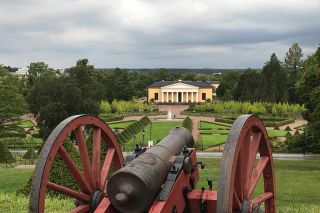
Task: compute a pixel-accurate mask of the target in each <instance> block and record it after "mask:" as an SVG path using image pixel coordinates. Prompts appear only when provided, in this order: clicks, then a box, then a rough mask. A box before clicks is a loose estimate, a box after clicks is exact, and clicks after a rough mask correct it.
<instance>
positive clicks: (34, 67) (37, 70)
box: [26, 62, 56, 88]
mask: <svg viewBox="0 0 320 213" xmlns="http://www.w3.org/2000/svg"><path fill="white" fill-rule="evenodd" d="M45 74H51V75H55V74H56V72H54V70H53V69H51V68H49V67H48V64H46V63H44V62H33V63H31V64H30V65H29V69H28V73H27V75H26V77H27V79H26V81H27V87H28V88H31V87H32V86H33V85H34V83H35V81H36V80H38V79H39V78H40V77H41V76H42V75H45Z"/></svg>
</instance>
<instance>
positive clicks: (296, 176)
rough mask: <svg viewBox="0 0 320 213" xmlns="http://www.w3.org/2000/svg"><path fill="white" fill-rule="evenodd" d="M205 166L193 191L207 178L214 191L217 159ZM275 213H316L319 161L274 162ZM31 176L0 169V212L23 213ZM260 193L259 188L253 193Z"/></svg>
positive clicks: (65, 206)
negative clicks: (24, 190) (24, 191)
mask: <svg viewBox="0 0 320 213" xmlns="http://www.w3.org/2000/svg"><path fill="white" fill-rule="evenodd" d="M198 160H199V161H202V162H204V163H205V164H206V166H205V168H204V169H203V170H200V177H201V178H200V181H199V183H198V184H197V188H198V189H200V188H201V187H202V186H204V187H205V188H208V186H207V178H212V180H213V190H217V186H218V176H219V172H220V161H221V160H220V159H215V158H212V159H208V158H207V159H198ZM274 163H275V174H276V192H277V212H279V213H282V212H283V213H289V212H290V213H291V212H294V213H295V212H297V213H298V212H311V213H316V212H319V210H320V202H319V200H320V193H319V191H320V184H319V182H320V160H313V161H312V160H309V161H308V160H305V161H293V160H290V161H285V160H275V161H274ZM31 175H32V171H31V170H25V169H12V168H11V169H4V168H0V183H1V184H0V212H10V213H11V212H12V213H13V212H27V206H28V198H26V197H21V196H15V191H16V190H17V189H18V188H20V187H21V186H22V185H23V184H24V183H25V182H26V181H27V180H28V178H29V177H30V176H31ZM261 189H262V184H261V183H260V185H258V187H257V190H258V191H259V190H261ZM46 204H48V205H47V209H46V210H47V212H66V211H67V210H70V208H72V207H73V204H72V201H67V200H59V199H54V198H50V199H49V200H47V201H46Z"/></svg>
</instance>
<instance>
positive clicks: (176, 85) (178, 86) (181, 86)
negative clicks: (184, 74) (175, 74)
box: [161, 83, 199, 89]
mask: <svg viewBox="0 0 320 213" xmlns="http://www.w3.org/2000/svg"><path fill="white" fill-rule="evenodd" d="M198 88H199V87H196V86H193V85H190V84H185V83H174V84H170V85H167V86H163V87H161V89H198Z"/></svg>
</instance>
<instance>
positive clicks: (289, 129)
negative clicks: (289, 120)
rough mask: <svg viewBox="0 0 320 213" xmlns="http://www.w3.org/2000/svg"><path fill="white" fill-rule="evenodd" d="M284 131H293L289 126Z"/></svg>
mask: <svg viewBox="0 0 320 213" xmlns="http://www.w3.org/2000/svg"><path fill="white" fill-rule="evenodd" d="M284 130H286V131H291V130H292V129H291V128H290V127H289V126H287V127H286V128H285V129H284Z"/></svg>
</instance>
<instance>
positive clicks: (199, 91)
mask: <svg viewBox="0 0 320 213" xmlns="http://www.w3.org/2000/svg"><path fill="white" fill-rule="evenodd" d="M218 86H219V81H182V80H179V81H159V82H156V83H154V84H151V85H150V86H148V102H155V103H201V102H205V101H206V100H208V99H209V100H213V98H214V97H215V96H216V93H215V89H216V88H218Z"/></svg>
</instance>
